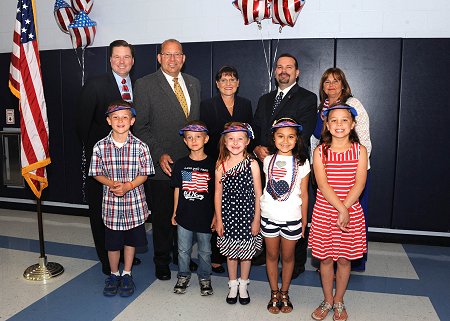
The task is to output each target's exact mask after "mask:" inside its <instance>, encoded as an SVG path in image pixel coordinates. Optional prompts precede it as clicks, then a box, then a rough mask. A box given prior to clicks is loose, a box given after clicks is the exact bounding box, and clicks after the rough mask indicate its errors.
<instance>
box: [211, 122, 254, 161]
mask: <svg viewBox="0 0 450 321" xmlns="http://www.w3.org/2000/svg"><path fill="white" fill-rule="evenodd" d="M232 126H236V127H242V129H243V132H245V134H246V135H247V139H249V140H250V137H248V132H247V128H246V127H245V125H244V124H243V123H241V122H237V121H232V122H229V123H226V124H225V126H224V127H223V129H224V130H226V129H228V128H229V127H232ZM227 134H228V133H225V134H222V136H220V139H219V157H218V158H217V162H216V168H219V167H220V165H221V164H222V163H223V162H225V161H226V160H227V159H228V158H229V157H230V151H229V150H228V149H227V148H226V146H225V136H226V135H227ZM248 156H249V153H248V152H247V148H244V158H247V157H248Z"/></svg>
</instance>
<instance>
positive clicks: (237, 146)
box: [214, 122, 262, 304]
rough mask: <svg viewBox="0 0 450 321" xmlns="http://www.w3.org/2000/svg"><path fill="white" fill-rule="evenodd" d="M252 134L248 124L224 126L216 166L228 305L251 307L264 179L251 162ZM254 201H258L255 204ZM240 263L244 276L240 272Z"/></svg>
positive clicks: (218, 225)
mask: <svg viewBox="0 0 450 321" xmlns="http://www.w3.org/2000/svg"><path fill="white" fill-rule="evenodd" d="M252 138H253V131H252V128H251V127H250V125H248V124H246V123H239V122H230V123H227V124H225V127H224V131H223V132H222V136H221V138H220V141H219V158H218V160H217V164H216V185H215V199H214V204H215V210H216V225H215V228H216V231H217V234H218V236H219V238H218V240H217V246H218V247H219V249H220V253H222V254H223V255H224V256H226V257H227V267H228V276H229V282H228V286H229V288H230V292H229V293H228V296H227V298H226V302H227V303H229V304H234V303H236V302H237V300H238V297H239V303H241V304H248V303H249V302H250V296H249V294H248V291H247V285H248V284H249V279H248V277H249V274H250V267H251V259H252V257H253V256H255V254H256V252H257V251H260V250H261V245H262V237H261V235H260V234H259V231H260V218H261V216H260V207H259V199H260V197H261V176H260V172H259V166H258V163H257V162H256V161H255V160H253V159H250V157H249V155H248V153H247V146H248V144H249V143H250V139H252ZM255 200H258V202H256V201H255ZM239 261H240V271H241V277H240V278H239V279H238V276H237V270H238V263H239Z"/></svg>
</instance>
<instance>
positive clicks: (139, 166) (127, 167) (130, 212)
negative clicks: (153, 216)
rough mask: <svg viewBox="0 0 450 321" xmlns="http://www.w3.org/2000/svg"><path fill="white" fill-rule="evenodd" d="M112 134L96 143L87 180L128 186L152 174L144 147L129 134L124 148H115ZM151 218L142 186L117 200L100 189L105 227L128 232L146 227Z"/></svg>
mask: <svg viewBox="0 0 450 321" xmlns="http://www.w3.org/2000/svg"><path fill="white" fill-rule="evenodd" d="M111 135H112V131H111V132H110V133H109V135H108V136H106V137H105V138H103V139H101V140H100V141H98V142H97V143H96V144H95V146H94V150H93V154H92V159H91V166H90V168H89V176H105V177H107V178H109V179H111V180H114V181H118V182H122V183H125V182H130V181H132V180H133V179H135V178H136V177H137V176H145V175H152V174H154V173H155V169H154V167H153V162H152V158H151V156H150V150H149V148H148V146H147V144H145V143H143V142H142V141H141V140H139V139H138V138H136V137H135V136H133V134H131V132H129V133H128V137H127V140H126V142H125V144H124V145H123V146H122V147H120V148H117V146H116V145H114V142H113V140H112V136H111ZM149 214H150V211H149V209H148V207H147V202H146V201H145V192H144V185H143V184H141V185H139V186H137V187H135V188H134V189H132V190H130V191H128V192H127V193H125V195H124V196H122V197H119V196H116V195H114V194H113V193H112V192H110V190H109V187H108V186H106V185H103V204H102V215H103V222H104V223H105V225H106V227H108V228H110V229H112V230H129V229H132V228H134V227H136V226H139V225H141V224H144V223H145V220H146V218H147V217H148V215H149Z"/></svg>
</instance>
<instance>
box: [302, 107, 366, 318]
mask: <svg viewBox="0 0 450 321" xmlns="http://www.w3.org/2000/svg"><path fill="white" fill-rule="evenodd" d="M324 116H325V122H324V127H323V130H322V139H323V144H321V145H319V146H318V147H317V148H316V149H315V150H314V161H313V164H314V172H315V175H316V180H317V184H318V190H317V198H316V204H315V205H314V210H313V216H312V223H311V231H310V235H309V247H310V248H312V255H313V256H314V257H316V258H317V259H319V260H320V276H321V279H322V290H323V294H324V299H323V301H322V303H321V304H320V305H319V306H318V307H317V308H316V309H315V310H314V312H313V313H312V314H311V317H312V318H313V319H314V320H323V319H325V317H326V316H327V314H328V312H329V311H330V310H332V309H333V310H334V315H333V320H335V321H344V320H347V317H348V315H347V311H346V309H345V306H344V294H345V291H346V289H347V284H348V280H349V277H350V263H351V261H352V260H356V259H358V258H361V257H362V256H363V254H364V253H365V252H367V247H366V229H365V220H364V213H363V210H362V208H361V205H360V204H359V196H360V194H361V192H362V191H363V189H364V185H365V183H366V176H367V150H366V148H365V147H364V146H363V145H361V144H360V143H359V139H358V135H357V134H356V132H355V129H354V128H355V124H356V122H355V117H356V116H357V112H356V110H355V108H353V107H351V106H348V105H337V106H332V107H330V108H328V109H327V110H326V111H324ZM334 262H337V270H336V276H335V272H334ZM334 279H336V290H335V292H334V294H333V283H334Z"/></svg>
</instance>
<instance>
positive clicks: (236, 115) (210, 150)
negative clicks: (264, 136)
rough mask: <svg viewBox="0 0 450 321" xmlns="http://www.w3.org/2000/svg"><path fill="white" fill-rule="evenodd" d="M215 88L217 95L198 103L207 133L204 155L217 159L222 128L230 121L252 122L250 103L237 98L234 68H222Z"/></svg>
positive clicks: (237, 80) (236, 79) (237, 84)
mask: <svg viewBox="0 0 450 321" xmlns="http://www.w3.org/2000/svg"><path fill="white" fill-rule="evenodd" d="M216 86H217V89H218V91H219V94H218V95H216V96H214V97H213V98H211V99H207V100H204V101H202V102H201V103H200V120H202V121H203V122H204V123H205V124H206V126H207V127H208V131H209V143H208V144H207V145H206V146H205V148H206V153H207V154H208V155H209V156H210V157H212V158H214V159H217V156H218V155H219V151H218V149H217V145H218V143H219V139H220V133H221V132H222V131H223V126H224V125H225V124H226V123H228V122H230V121H239V122H245V123H251V122H252V120H253V112H252V103H251V102H250V100H248V99H246V98H243V97H239V96H237V95H236V92H237V90H238V88H239V75H238V72H237V70H236V69H235V68H234V67H230V66H224V67H222V68H220V70H219V71H218V72H217V74H216Z"/></svg>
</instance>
